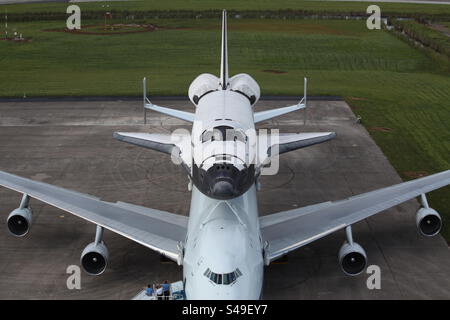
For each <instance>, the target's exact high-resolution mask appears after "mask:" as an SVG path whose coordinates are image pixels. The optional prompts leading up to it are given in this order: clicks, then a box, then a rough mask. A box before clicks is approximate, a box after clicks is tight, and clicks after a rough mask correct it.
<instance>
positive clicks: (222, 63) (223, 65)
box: [220, 10, 228, 90]
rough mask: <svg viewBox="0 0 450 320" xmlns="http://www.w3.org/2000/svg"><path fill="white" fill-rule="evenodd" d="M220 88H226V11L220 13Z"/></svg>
mask: <svg viewBox="0 0 450 320" xmlns="http://www.w3.org/2000/svg"><path fill="white" fill-rule="evenodd" d="M220 86H221V88H222V90H225V89H226V88H227V86H228V44H227V10H223V11H222V47H221V61H220Z"/></svg>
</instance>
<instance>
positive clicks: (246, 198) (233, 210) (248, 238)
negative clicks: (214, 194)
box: [183, 90, 264, 299]
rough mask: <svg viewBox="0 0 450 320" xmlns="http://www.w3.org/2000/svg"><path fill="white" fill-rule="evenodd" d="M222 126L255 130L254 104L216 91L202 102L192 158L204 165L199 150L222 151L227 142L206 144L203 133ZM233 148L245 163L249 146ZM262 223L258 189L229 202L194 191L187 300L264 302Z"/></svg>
mask: <svg viewBox="0 0 450 320" xmlns="http://www.w3.org/2000/svg"><path fill="white" fill-rule="evenodd" d="M218 125H226V126H229V127H233V128H235V129H240V130H243V131H246V130H248V129H254V122H253V110H252V106H251V105H250V103H249V100H248V99H247V98H246V97H245V96H244V95H242V94H240V93H237V92H233V91H230V90H219V91H216V92H212V93H209V94H207V95H206V96H205V97H203V98H202V99H201V100H200V102H199V104H198V106H197V109H196V114H195V121H194V125H193V128H192V146H193V153H194V154H193V157H194V158H195V156H196V153H197V156H198V157H199V158H198V160H197V161H199V163H202V162H204V160H205V159H206V158H208V157H209V156H208V155H206V156H205V151H202V154H201V155H199V151H198V150H199V149H198V148H200V147H204V146H205V145H207V148H211V145H213V146H214V149H215V150H217V149H218V148H219V149H220V148H221V146H225V145H226V144H227V143H228V142H226V143H225V142H224V141H212V142H211V141H208V143H207V144H204V143H203V142H202V139H201V135H202V133H204V131H205V130H206V129H210V128H214V127H217V126H218ZM202 143H203V145H202ZM234 144H235V146H237V148H235V149H234V150H235V152H236V154H237V155H238V156H239V158H242V156H241V154H242V152H244V154H245V153H246V152H248V149H247V151H245V149H244V151H242V148H245V145H246V144H245V143H243V144H242V143H241V142H239V141H234ZM213 153H214V152H213ZM219 153H220V152H219ZM224 153H225V152H224ZM194 161H195V160H194ZM258 219H259V217H258V207H257V200H256V188H255V185H254V184H253V185H252V186H251V187H250V188H249V189H248V190H247V191H246V192H245V193H243V194H242V195H240V196H238V197H236V198H233V199H227V200H217V199H213V198H210V197H208V196H206V195H205V194H204V193H202V192H200V191H199V190H198V188H197V187H196V186H195V185H194V186H193V189H192V199H191V208H190V217H189V225H188V234H187V239H186V242H185V245H184V257H183V282H184V286H185V293H186V298H187V299H258V298H260V297H261V290H262V282H263V266H264V264H263V252H262V250H263V244H262V241H261V235H260V229H259V220H258Z"/></svg>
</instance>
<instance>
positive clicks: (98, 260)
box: [80, 241, 109, 276]
mask: <svg viewBox="0 0 450 320" xmlns="http://www.w3.org/2000/svg"><path fill="white" fill-rule="evenodd" d="M80 260H81V265H82V266H83V269H84V271H86V272H87V273H89V274H91V275H95V276H97V275H99V274H102V273H103V272H104V271H105V269H106V266H107V264H108V260H109V252H108V248H107V247H106V246H105V244H104V242H103V241H102V242H99V243H97V244H96V243H95V242H92V243H90V244H88V245H87V246H86V248H84V250H83V253H81V259H80Z"/></svg>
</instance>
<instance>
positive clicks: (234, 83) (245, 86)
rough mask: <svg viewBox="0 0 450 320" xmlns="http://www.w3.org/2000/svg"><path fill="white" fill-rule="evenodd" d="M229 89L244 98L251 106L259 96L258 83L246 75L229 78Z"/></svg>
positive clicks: (241, 74) (240, 74)
mask: <svg viewBox="0 0 450 320" xmlns="http://www.w3.org/2000/svg"><path fill="white" fill-rule="evenodd" d="M229 88H230V89H231V90H233V91H236V92H239V93H242V94H243V95H244V96H246V97H247V98H248V99H249V100H250V104H251V105H254V104H255V103H256V102H257V101H258V100H259V97H260V94H261V90H260V89H259V85H258V83H257V82H256V81H255V79H253V78H252V77H251V76H249V75H248V74H246V73H239V74H237V75H235V76H233V77H231V78H230V86H229Z"/></svg>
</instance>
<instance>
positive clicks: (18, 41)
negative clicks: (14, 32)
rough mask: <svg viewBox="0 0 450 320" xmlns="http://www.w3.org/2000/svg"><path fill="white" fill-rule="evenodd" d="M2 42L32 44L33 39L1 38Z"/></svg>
mask: <svg viewBox="0 0 450 320" xmlns="http://www.w3.org/2000/svg"><path fill="white" fill-rule="evenodd" d="M0 40H3V41H11V42H16V43H24V42H31V41H32V40H31V38H23V39H14V38H1V39H0Z"/></svg>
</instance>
